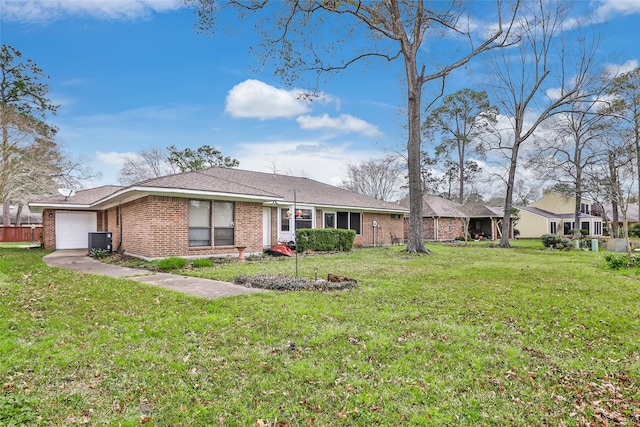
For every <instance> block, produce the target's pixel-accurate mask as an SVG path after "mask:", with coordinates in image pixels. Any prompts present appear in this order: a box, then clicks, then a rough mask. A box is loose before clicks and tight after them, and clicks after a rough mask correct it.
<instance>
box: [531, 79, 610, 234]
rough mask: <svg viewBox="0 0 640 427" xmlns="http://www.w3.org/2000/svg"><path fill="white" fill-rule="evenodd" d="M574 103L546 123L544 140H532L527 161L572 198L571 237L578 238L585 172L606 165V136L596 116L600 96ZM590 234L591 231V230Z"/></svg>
mask: <svg viewBox="0 0 640 427" xmlns="http://www.w3.org/2000/svg"><path fill="white" fill-rule="evenodd" d="M593 94H594V95H595V96H594V98H593V99H591V100H589V101H581V102H576V103H574V104H573V105H571V111H569V112H567V113H566V114H560V115H557V116H555V117H554V118H553V119H552V120H550V121H549V122H548V123H547V124H548V125H549V126H547V127H548V132H546V135H547V137H542V138H537V139H536V141H534V144H533V146H534V151H535V156H534V157H533V158H532V159H531V160H532V163H533V164H534V165H535V166H536V169H537V170H538V171H539V172H540V173H541V174H543V176H547V177H551V178H552V179H555V180H556V181H557V182H559V183H562V184H565V185H566V188H567V189H569V194H567V195H569V196H572V197H574V200H575V209H574V224H575V227H574V237H575V238H580V236H581V234H580V233H581V232H580V229H581V225H580V214H581V212H582V209H581V205H582V198H583V193H584V183H585V180H586V178H587V177H586V173H587V172H588V171H589V170H590V169H591V168H592V167H593V166H595V165H596V164H600V163H604V162H606V150H605V149H604V145H603V144H602V140H603V138H605V137H606V134H607V133H608V126H607V121H608V120H607V117H606V116H605V115H603V114H601V113H600V111H599V110H600V109H601V108H600V105H601V104H602V102H601V101H600V97H599V96H597V91H594V92H593ZM591 231H593V230H591Z"/></svg>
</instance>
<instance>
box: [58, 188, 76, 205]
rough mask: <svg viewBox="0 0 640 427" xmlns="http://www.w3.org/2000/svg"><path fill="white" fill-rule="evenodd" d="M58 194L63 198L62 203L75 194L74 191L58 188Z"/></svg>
mask: <svg viewBox="0 0 640 427" xmlns="http://www.w3.org/2000/svg"><path fill="white" fill-rule="evenodd" d="M58 193H60V194H61V195H62V196H64V201H65V202H66V201H67V199H68V198H69V197H72V196H74V195H75V194H76V190H72V189H70V188H58Z"/></svg>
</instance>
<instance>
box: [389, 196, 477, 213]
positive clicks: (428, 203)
mask: <svg viewBox="0 0 640 427" xmlns="http://www.w3.org/2000/svg"><path fill="white" fill-rule="evenodd" d="M399 203H400V204H401V205H402V206H405V207H408V206H409V197H408V196H407V197H405V198H404V199H402V200H400V202H399ZM462 208H463V206H462V205H461V204H460V203H457V202H454V201H453V200H447V199H445V198H443V197H439V196H433V195H430V194H425V195H423V196H422V216H423V217H448V218H465V217H466V216H467V215H466V214H465V213H464V212H463V210H462Z"/></svg>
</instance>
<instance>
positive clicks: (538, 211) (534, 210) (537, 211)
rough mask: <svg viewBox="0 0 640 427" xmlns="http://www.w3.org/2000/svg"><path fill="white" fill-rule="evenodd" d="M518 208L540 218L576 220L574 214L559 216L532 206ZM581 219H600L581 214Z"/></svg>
mask: <svg viewBox="0 0 640 427" xmlns="http://www.w3.org/2000/svg"><path fill="white" fill-rule="evenodd" d="M516 207H517V208H518V209H520V210H522V211H526V212H531V213H532V214H535V215H538V216H541V217H543V218H547V219H569V220H571V219H574V218H575V215H574V214H573V213H561V214H557V213H553V212H549V211H545V210H544V209H540V208H534V207H532V206H516ZM580 218H585V219H591V218H599V217H597V216H594V215H589V214H584V213H583V214H580Z"/></svg>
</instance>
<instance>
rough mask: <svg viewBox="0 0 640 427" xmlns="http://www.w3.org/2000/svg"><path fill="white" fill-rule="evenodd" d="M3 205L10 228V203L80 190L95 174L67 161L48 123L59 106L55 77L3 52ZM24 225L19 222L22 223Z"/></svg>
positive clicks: (4, 47) (0, 193)
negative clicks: (52, 85)
mask: <svg viewBox="0 0 640 427" xmlns="http://www.w3.org/2000/svg"><path fill="white" fill-rule="evenodd" d="M0 73H1V75H0V128H1V129H2V130H1V132H2V140H1V141H0V203H2V204H3V205H4V218H3V221H4V223H5V224H9V223H10V218H9V204H10V203H15V204H17V205H18V211H20V209H21V206H22V205H23V204H25V203H26V202H28V201H29V199H31V198H33V197H35V196H41V195H43V194H51V193H54V192H55V191H56V188H59V187H60V186H64V187H77V186H80V185H81V183H82V181H84V180H86V179H90V178H92V177H93V176H94V175H93V174H92V173H91V172H90V170H89V169H88V168H87V167H86V166H84V163H85V162H82V160H80V159H78V160H76V159H74V158H72V157H69V156H66V155H65V154H64V153H63V152H62V150H61V147H60V146H59V144H58V143H57V142H56V140H55V134H56V128H55V127H54V126H52V125H51V124H49V123H48V119H49V117H50V115H53V114H55V113H56V110H57V108H58V106H57V105H55V104H53V103H52V102H51V100H50V99H49V98H48V93H49V86H48V85H47V84H46V83H45V82H46V80H47V79H48V78H49V77H48V76H47V75H46V74H45V73H44V72H43V71H42V70H41V69H40V68H39V67H38V66H37V65H36V64H35V63H34V62H33V61H32V60H31V59H27V60H23V59H22V53H21V52H20V51H18V50H17V49H15V48H13V47H11V46H7V45H2V46H1V47H0ZM17 222H19V218H17Z"/></svg>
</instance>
